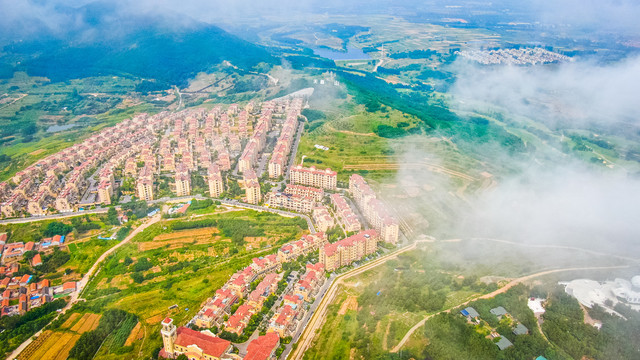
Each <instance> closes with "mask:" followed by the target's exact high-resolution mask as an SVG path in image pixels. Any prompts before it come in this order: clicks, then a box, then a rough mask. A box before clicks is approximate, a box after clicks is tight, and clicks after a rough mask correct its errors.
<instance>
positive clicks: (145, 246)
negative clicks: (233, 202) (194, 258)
mask: <svg viewBox="0 0 640 360" xmlns="http://www.w3.org/2000/svg"><path fill="white" fill-rule="evenodd" d="M219 233H220V231H219V230H218V229H217V228H214V227H209V228H200V229H189V230H180V231H175V232H172V233H168V234H160V235H158V236H156V237H154V238H153V240H152V241H148V242H140V243H138V249H139V250H140V251H147V250H154V249H159V248H166V249H180V248H182V247H184V245H186V244H190V245H204V244H213V243H217V242H220V241H223V242H230V240H229V239H222V237H221V236H216V234H219Z"/></svg>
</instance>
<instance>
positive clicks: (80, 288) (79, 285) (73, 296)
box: [7, 214, 161, 360]
mask: <svg viewBox="0 0 640 360" xmlns="http://www.w3.org/2000/svg"><path fill="white" fill-rule="evenodd" d="M160 219H161V216H160V214H157V215H155V216H154V217H152V218H149V219H147V221H145V222H144V223H143V224H142V225H140V226H138V227H137V228H136V229H135V230H134V231H132V232H131V233H130V234H129V236H127V237H126V238H125V239H124V240H122V241H121V242H119V243H118V244H116V245H115V246H114V247H112V248H111V249H109V250H107V251H105V252H104V253H103V254H102V255H101V256H100V257H99V258H98V260H96V262H95V263H93V266H92V267H91V269H89V271H88V272H87V273H86V274H85V275H84V276H83V277H82V279H81V280H80V281H78V283H77V290H76V291H75V292H73V293H72V294H71V298H70V300H69V302H68V303H67V305H66V306H65V307H64V308H63V309H62V311H61V312H60V313H59V314H58V316H56V317H55V318H54V319H53V320H51V321H55V320H56V319H57V318H58V317H59V316H60V314H64V313H65V312H66V311H67V310H69V309H71V307H72V306H73V304H75V303H77V302H78V300H80V294H81V293H82V291H83V290H84V288H85V286H87V284H88V283H89V280H90V279H91V277H92V276H93V274H94V273H95V272H96V270H97V269H98V266H99V265H100V263H101V262H103V261H104V259H106V258H107V256H109V255H111V254H112V253H113V252H114V251H116V250H117V249H118V248H120V247H122V246H124V245H125V244H127V243H128V242H129V241H131V239H133V238H134V237H135V236H136V235H137V234H139V233H140V232H142V231H143V230H144V229H146V228H147V227H149V226H151V225H153V224H155V223H157V222H158V221H160ZM40 334H42V330H40V331H38V332H37V333H35V334H34V335H33V336H31V337H29V339H27V340H26V341H25V342H23V343H22V344H20V346H18V347H17V348H16V349H15V350H14V351H13V352H12V353H11V354H10V355H9V356H8V357H7V359H8V360H13V359H15V358H16V357H17V356H18V355H20V353H21V352H22V350H24V349H26V347H27V346H29V344H31V342H32V341H33V340H34V339H36V338H37V337H38V336H40Z"/></svg>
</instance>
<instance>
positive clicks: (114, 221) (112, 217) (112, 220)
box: [107, 207, 120, 225]
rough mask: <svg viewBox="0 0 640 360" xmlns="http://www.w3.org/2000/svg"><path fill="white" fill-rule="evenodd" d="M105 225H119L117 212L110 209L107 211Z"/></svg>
mask: <svg viewBox="0 0 640 360" xmlns="http://www.w3.org/2000/svg"><path fill="white" fill-rule="evenodd" d="M107 223H109V224H111V225H120V221H119V220H118V211H117V210H116V208H114V207H111V208H109V210H108V211H107Z"/></svg>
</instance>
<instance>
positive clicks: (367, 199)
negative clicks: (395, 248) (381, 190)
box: [349, 174, 399, 244]
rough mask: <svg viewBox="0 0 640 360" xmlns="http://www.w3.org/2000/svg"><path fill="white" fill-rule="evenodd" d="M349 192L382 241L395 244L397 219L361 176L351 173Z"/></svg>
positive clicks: (397, 232)
mask: <svg viewBox="0 0 640 360" xmlns="http://www.w3.org/2000/svg"><path fill="white" fill-rule="evenodd" d="M349 192H350V193H351V195H352V196H353V198H354V199H355V202H356V204H357V205H358V207H359V208H360V210H361V211H362V214H363V215H364V217H365V218H366V219H367V221H368V222H369V224H371V226H372V227H373V228H374V229H376V230H377V231H378V233H379V234H380V237H381V239H382V241H384V242H387V243H390V244H396V243H397V242H398V235H399V226H398V220H397V219H396V218H395V217H394V216H392V215H391V214H390V213H389V210H388V209H387V207H386V206H385V204H384V203H383V202H382V201H380V200H379V199H378V198H377V197H376V194H375V192H374V191H373V190H372V189H371V187H369V184H367V182H366V181H365V180H364V178H363V177H362V176H360V175H357V174H353V175H351V177H350V178H349Z"/></svg>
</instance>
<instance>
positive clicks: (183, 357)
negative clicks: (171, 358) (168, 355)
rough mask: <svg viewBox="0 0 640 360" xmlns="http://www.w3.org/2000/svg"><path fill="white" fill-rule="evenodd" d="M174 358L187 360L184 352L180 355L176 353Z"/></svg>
mask: <svg viewBox="0 0 640 360" xmlns="http://www.w3.org/2000/svg"><path fill="white" fill-rule="evenodd" d="M176 360H189V358H188V357H187V355H185V354H180V355H178V357H177V358H176Z"/></svg>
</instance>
